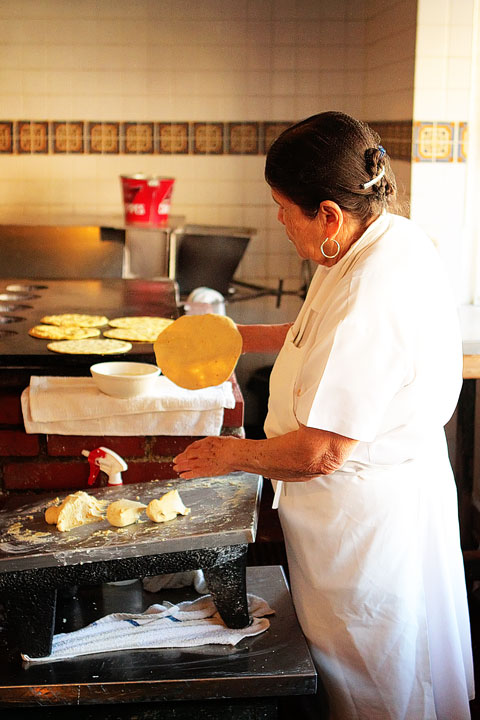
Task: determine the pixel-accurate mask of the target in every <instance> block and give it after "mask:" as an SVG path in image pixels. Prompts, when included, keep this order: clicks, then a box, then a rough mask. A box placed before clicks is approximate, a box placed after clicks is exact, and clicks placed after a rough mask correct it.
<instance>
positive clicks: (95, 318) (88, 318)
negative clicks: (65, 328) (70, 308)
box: [40, 313, 108, 327]
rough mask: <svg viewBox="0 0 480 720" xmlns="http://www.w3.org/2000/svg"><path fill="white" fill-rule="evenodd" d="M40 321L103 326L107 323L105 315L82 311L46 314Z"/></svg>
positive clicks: (56, 323) (50, 323)
mask: <svg viewBox="0 0 480 720" xmlns="http://www.w3.org/2000/svg"><path fill="white" fill-rule="evenodd" d="M40 322H42V323H45V324H47V325H75V326H76V327H101V326H102V325H107V323H108V318H107V317H105V315H82V314H80V313H63V314H61V315H45V317H43V318H42V319H41V320H40Z"/></svg>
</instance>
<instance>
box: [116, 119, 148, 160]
mask: <svg viewBox="0 0 480 720" xmlns="http://www.w3.org/2000/svg"><path fill="white" fill-rule="evenodd" d="M120 128H121V138H122V152H124V153H125V154H126V155H130V154H135V155H153V152H154V135H153V130H154V124H153V122H150V123H148V122H147V123H121V124H120Z"/></svg>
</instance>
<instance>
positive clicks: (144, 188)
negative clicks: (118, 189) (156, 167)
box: [120, 174, 175, 226]
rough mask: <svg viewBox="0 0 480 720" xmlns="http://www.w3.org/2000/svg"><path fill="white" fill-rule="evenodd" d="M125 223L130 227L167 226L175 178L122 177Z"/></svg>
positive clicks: (139, 175) (138, 175) (137, 175)
mask: <svg viewBox="0 0 480 720" xmlns="http://www.w3.org/2000/svg"><path fill="white" fill-rule="evenodd" d="M120 180H121V183H122V192H123V205H124V211H125V222H126V223H127V224H129V225H143V226H158V225H165V224H166V223H167V221H168V216H169V213H170V204H171V199H172V193H173V185H174V183H175V180H174V178H165V177H148V176H147V175H142V174H136V175H121V176H120Z"/></svg>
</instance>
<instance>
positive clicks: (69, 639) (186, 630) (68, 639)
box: [22, 594, 274, 663]
mask: <svg viewBox="0 0 480 720" xmlns="http://www.w3.org/2000/svg"><path fill="white" fill-rule="evenodd" d="M247 600H248V610H249V614H250V617H251V618H252V622H251V624H250V625H248V626H247V627H245V628H240V629H238V630H237V629H232V628H228V627H227V626H226V625H225V623H224V622H223V620H222V619H221V618H220V616H219V615H218V613H217V609H216V607H215V605H214V603H213V600H212V597H211V596H210V595H203V596H202V597H199V598H197V599H196V600H191V601H185V602H181V603H178V605H172V603H169V602H164V603H163V605H159V604H158V605H150V607H149V608H147V610H145V612H143V613H112V614H111V615H106V616H105V617H103V618H101V619H100V620H97V621H96V622H93V623H91V624H90V625H87V626H86V627H84V628H82V629H81V630H75V631H74V632H71V633H60V634H58V635H54V637H53V644H52V652H51V653H50V655H46V656H44V657H40V658H36V657H35V658H32V657H30V656H29V655H24V654H22V658H23V659H24V660H26V661H28V662H29V663H46V662H47V663H51V662H57V661H58V660H67V659H68V658H73V657H79V656H80V655H96V654H97V653H104V652H118V651H119V650H154V649H157V648H178V647H198V646H199V645H212V644H217V645H237V643H239V642H240V640H243V638H245V637H251V636H253V635H259V634H260V633H262V632H265V630H267V629H268V628H269V627H270V621H269V620H267V618H266V617H265V616H266V615H273V614H274V610H272V608H271V607H270V606H269V605H268V603H266V602H265V600H263V599H262V598H259V597H257V596H256V595H250V594H248V595H247Z"/></svg>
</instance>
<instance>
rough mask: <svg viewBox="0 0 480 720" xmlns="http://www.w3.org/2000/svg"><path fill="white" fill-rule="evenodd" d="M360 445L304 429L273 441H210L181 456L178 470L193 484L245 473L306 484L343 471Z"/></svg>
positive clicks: (219, 439)
mask: <svg viewBox="0 0 480 720" xmlns="http://www.w3.org/2000/svg"><path fill="white" fill-rule="evenodd" d="M357 443H358V440H352V439H351V438H347V437H344V436H342V435H337V434H336V433H332V432H328V431H326V430H318V429H316V428H309V427H305V426H304V425H301V426H300V427H299V429H298V430H293V431H292V432H289V433H286V435H279V436H278V437H275V438H270V439H269V440H249V439H246V440H244V439H239V438H235V437H233V436H232V435H229V436H228V437H218V436H215V437H207V438H204V439H203V440H197V441H196V442H194V443H192V444H191V445H189V446H188V447H187V449H186V450H185V451H184V452H183V453H180V455H177V457H176V458H175V460H174V469H175V470H176V472H178V473H179V475H180V477H182V478H188V479H189V480H191V479H193V478H197V477H207V476H215V475H228V474H229V473H232V472H235V471H236V470H243V471H244V472H252V473H258V474H259V475H263V476H264V477H269V478H273V479H275V480H286V481H287V482H305V481H306V480H309V479H310V478H312V477H316V476H318V475H329V474H330V473H332V472H334V471H335V470H338V469H339V468H341V467H342V465H343V464H344V462H345V461H346V460H347V459H348V458H349V456H350V455H351V453H352V452H353V449H354V448H355V446H356V445H357Z"/></svg>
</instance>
